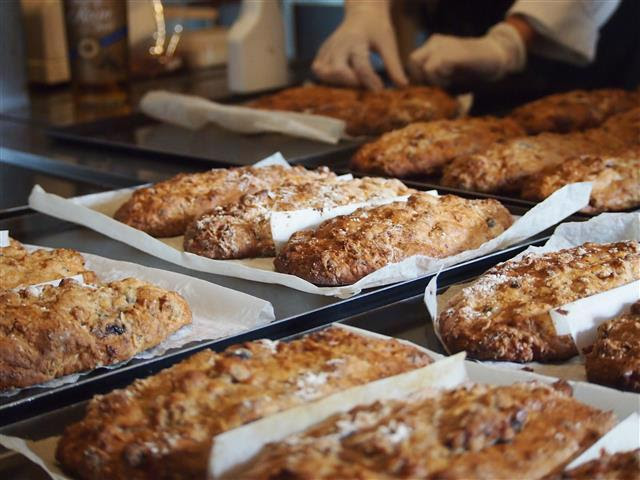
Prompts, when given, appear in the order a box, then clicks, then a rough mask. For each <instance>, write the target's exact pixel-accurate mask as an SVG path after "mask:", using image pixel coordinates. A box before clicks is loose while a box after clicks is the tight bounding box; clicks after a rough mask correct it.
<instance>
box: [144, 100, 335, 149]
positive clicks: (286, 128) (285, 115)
mask: <svg viewBox="0 0 640 480" xmlns="http://www.w3.org/2000/svg"><path fill="white" fill-rule="evenodd" d="M140 110H142V111H143V112H144V113H146V114H147V115H149V116H150V117H152V118H155V119H156V120H160V121H163V122H167V123H171V124H174V125H178V126H181V127H184V128H189V129H192V130H197V129H199V128H202V127H203V126H204V125H206V124H207V123H215V124H216V125H219V126H220V127H222V128H226V129H227V130H232V131H234V132H240V133H260V132H278V133H282V134H285V135H290V136H293V137H303V138H308V139H311V140H316V141H318V142H324V143H331V144H335V143H337V142H338V141H339V140H340V138H343V137H344V133H345V127H346V123H345V122H344V121H343V120H339V119H337V118H332V117H326V116H322V115H313V114H309V113H298V112H285V111H275V110H263V109H258V108H251V107H244V106H238V105H223V104H220V103H216V102H212V101H210V100H207V99H205V98H202V97H198V96H195V95H184V94H180V93H172V92H167V91H163V90H155V91H151V92H148V93H147V94H145V96H144V97H142V100H140Z"/></svg>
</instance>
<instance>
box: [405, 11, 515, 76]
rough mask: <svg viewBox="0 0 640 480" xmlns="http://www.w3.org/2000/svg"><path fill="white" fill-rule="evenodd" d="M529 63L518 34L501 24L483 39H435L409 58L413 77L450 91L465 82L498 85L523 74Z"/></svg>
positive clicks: (447, 36) (509, 26)
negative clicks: (507, 77)
mask: <svg viewBox="0 0 640 480" xmlns="http://www.w3.org/2000/svg"><path fill="white" fill-rule="evenodd" d="M526 63H527V49H526V46H525V43H524V41H523V39H522V38H521V36H520V34H519V33H518V30H516V28H514V27H513V26H512V25H509V24H508V23H506V22H502V23H498V24H497V25H495V26H494V27H493V28H491V30H489V31H488V32H487V34H486V35H485V36H483V37H478V38H464V37H454V36H450V35H438V34H434V35H432V36H431V37H430V38H429V39H428V40H427V41H426V42H425V44H424V45H423V46H422V47H420V48H418V49H416V50H415V51H414V52H413V53H412V54H411V56H410V58H409V73H410V75H411V77H412V78H413V79H414V80H415V81H417V82H422V83H430V84H435V85H440V86H443V87H446V86H448V85H450V84H452V83H460V82H464V81H477V80H485V81H495V80H499V79H501V78H502V77H504V76H505V75H507V74H509V73H515V72H519V71H521V70H523V69H524V67H525V65H526Z"/></svg>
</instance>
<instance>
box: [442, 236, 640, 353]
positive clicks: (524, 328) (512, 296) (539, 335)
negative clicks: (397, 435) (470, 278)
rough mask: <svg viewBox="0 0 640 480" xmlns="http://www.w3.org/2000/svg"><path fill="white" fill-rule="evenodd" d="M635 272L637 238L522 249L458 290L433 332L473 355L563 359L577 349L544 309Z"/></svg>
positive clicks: (639, 265)
mask: <svg viewBox="0 0 640 480" xmlns="http://www.w3.org/2000/svg"><path fill="white" fill-rule="evenodd" d="M637 279H640V245H639V244H638V242H632V241H628V242H618V243H609V244H595V243H585V244H584V245H582V246H579V247H575V248H568V249H565V250H559V251H557V252H551V253H545V254H540V255H537V254H528V255H525V256H524V257H523V258H521V259H519V260H515V261H507V262H504V263H501V264H498V265H496V266H495V267H493V268H492V269H490V270H489V271H487V272H486V273H485V274H483V275H482V276H481V277H480V278H479V279H478V280H476V281H475V282H473V284H472V285H470V286H468V287H466V288H464V289H463V290H462V291H461V292H458V294H456V295H455V296H454V297H453V298H452V299H451V300H450V301H449V303H448V304H447V305H446V307H445V308H444V309H443V311H442V313H441V314H440V315H439V333H440V336H441V338H442V341H443V342H444V344H445V345H446V346H447V348H448V350H449V351H450V352H451V353H453V352H459V351H462V350H466V351H467V355H469V357H471V358H477V359H480V360H505V361H513V362H531V361H542V362H546V361H554V360H565V359H568V358H570V357H572V356H574V355H576V354H577V353H578V352H577V350H576V347H575V345H574V343H573V341H572V340H571V337H570V336H568V335H563V336H558V335H557V334H556V331H555V328H554V326H553V323H552V322H551V319H550V317H549V313H548V312H549V310H551V309H552V308H556V307H560V306H562V305H565V304H567V303H570V302H573V301H575V300H578V299H580V298H584V297H588V296H590V295H594V294H596V293H599V292H603V291H605V290H610V289H612V288H615V287H618V286H620V285H624V284H626V283H629V282H631V281H634V280H637Z"/></svg>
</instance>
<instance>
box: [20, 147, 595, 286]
mask: <svg viewBox="0 0 640 480" xmlns="http://www.w3.org/2000/svg"><path fill="white" fill-rule="evenodd" d="M265 160H267V161H268V164H282V162H284V159H283V158H282V156H281V155H280V154H275V155H273V156H271V157H268V158H267V159H265ZM263 162H264V161H263ZM263 162H258V163H257V164H256V166H263V165H265V163H263ZM284 164H286V162H285V163H284ZM133 191H134V189H131V188H126V189H122V190H114V191H111V192H104V193H97V194H92V195H84V196H81V197H75V198H71V199H64V198H62V197H59V196H57V195H53V194H50V193H46V192H45V191H44V190H43V189H42V188H41V187H40V186H39V185H36V186H34V188H33V191H32V192H31V195H30V196H29V206H30V207H31V208H33V209H34V210H37V211H39V212H42V213H46V214H48V215H51V216H53V217H56V218H60V219H62V220H66V221H69V222H73V223H77V224H80V225H83V226H85V227H88V228H91V229H92V230H95V231H97V232H99V233H102V234H103V235H106V236H107V237H110V238H113V239H115V240H118V241H121V242H124V243H126V244H128V245H131V246H132V247H135V248H137V249H139V250H142V251H143V252H145V253H148V254H149V255H153V256H156V257H158V258H161V259H162V260H165V261H168V262H171V263H175V264H176V265H180V266H182V267H186V268H190V269H193V270H197V271H201V272H208V273H213V274H217V275H226V276H231V277H237V278H243V279H245V280H251V281H256V282H263V283H273V284H279V285H284V286H287V287H289V288H293V289H296V290H300V291H303V292H307V293H313V294H316V295H327V296H336V297H339V298H348V297H350V296H352V295H355V294H357V293H360V292H361V291H362V290H363V289H365V288H373V287H379V286H383V285H389V284H392V283H396V282H401V281H406V280H412V279H415V278H418V277H420V276H423V275H427V274H430V273H434V272H437V271H438V270H439V269H440V268H447V267H450V266H452V265H456V264H460V263H463V262H466V261H470V260H472V259H475V258H477V257H480V256H483V255H488V254H490V253H492V252H494V251H496V250H500V249H504V248H507V247H509V246H511V245H514V244H517V243H519V242H522V241H524V240H526V239H528V238H530V237H532V236H534V235H536V234H538V233H540V232H541V231H544V230H545V229H547V228H549V227H551V226H553V225H555V224H556V223H558V222H560V221H562V220H563V219H564V218H566V217H567V216H569V215H571V214H572V213H575V212H576V211H578V210H580V209H582V208H583V207H584V206H585V205H587V204H588V202H589V195H590V192H591V184H590V183H588V182H585V183H574V184H571V185H567V186H565V187H563V188H562V189H560V190H558V191H557V192H555V193H554V194H553V195H551V196H550V197H549V198H547V199H546V200H545V201H543V202H541V203H539V204H538V205H536V206H535V207H533V208H532V209H531V210H529V211H528V212H527V213H526V214H525V215H523V216H522V217H521V218H519V219H518V220H517V221H516V222H515V223H514V224H513V225H512V226H511V227H510V228H508V229H507V230H505V231H504V232H503V233H502V234H500V235H499V236H497V237H496V238H493V239H491V240H489V241H487V242H485V243H484V244H483V245H481V246H480V247H478V248H476V249H473V250H467V251H465V252H462V253H459V254H457V255H452V256H450V257H447V258H444V259H438V258H431V257H427V256H424V255H415V256H412V257H410V258H407V259H405V260H403V261H402V262H398V263H393V264H389V265H386V266H385V267H383V268H381V269H379V270H377V271H375V272H373V273H370V274H369V275H367V276H365V277H364V278H362V279H360V280H359V281H357V282H356V283H354V284H351V285H346V286H340V287H318V286H316V285H314V284H312V283H310V282H308V281H306V280H303V279H302V278H299V277H296V276H294V275H289V274H285V273H279V272H276V271H274V267H273V258H271V257H269V258H247V259H241V260H214V259H211V258H206V257H202V256H199V255H195V254H193V253H189V252H185V251H184V249H183V237H182V236H180V237H172V238H154V237H152V236H150V235H148V234H146V233H144V232H142V231H141V230H137V229H135V228H132V227H130V226H128V225H126V224H124V223H121V222H119V221H117V220H115V219H114V218H113V215H114V214H115V212H116V211H117V210H118V208H119V207H120V206H121V205H122V204H123V203H125V202H126V201H127V200H128V199H129V198H130V197H131V195H132V193H133ZM293 215H295V214H293ZM276 230H277V228H276Z"/></svg>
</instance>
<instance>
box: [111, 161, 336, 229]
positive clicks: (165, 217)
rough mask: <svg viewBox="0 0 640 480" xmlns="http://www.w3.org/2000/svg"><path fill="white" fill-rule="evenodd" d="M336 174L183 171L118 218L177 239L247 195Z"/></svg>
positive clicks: (137, 195) (136, 196)
mask: <svg viewBox="0 0 640 480" xmlns="http://www.w3.org/2000/svg"><path fill="white" fill-rule="evenodd" d="M334 177H335V174H333V173H332V172H330V171H329V170H328V169H327V168H326V167H321V168H319V169H317V170H306V169H305V168H303V167H300V166H297V167H291V168H285V167H283V166H279V165H274V166H268V167H238V168H218V169H213V170H209V171H206V172H200V173H181V174H179V175H177V176H175V177H173V178H170V179H169V180H165V181H163V182H159V183H156V184H155V185H152V186H150V187H145V188H140V189H138V190H136V191H135V192H133V195H132V196H131V198H130V199H129V200H128V201H127V202H125V203H124V204H123V205H122V206H121V207H120V208H119V209H118V211H117V212H116V213H115V215H114V217H115V219H116V220H119V221H121V222H123V223H126V224H127V225H129V226H131V227H133V228H137V229H138V230H142V231H144V232H146V233H148V234H149V235H153V236H154V237H175V236H178V235H182V234H184V231H185V229H186V228H187V225H189V223H191V222H192V221H193V220H194V219H195V218H197V217H199V216H200V215H202V214H203V213H205V212H207V211H209V210H212V209H213V208H215V207H218V206H220V205H226V204H228V203H232V202H237V201H238V200H239V199H240V197H242V195H244V194H247V193H254V192H257V191H260V190H264V189H268V188H274V187H277V186H279V185H284V184H297V183H308V182H311V181H314V180H326V179H330V178H334Z"/></svg>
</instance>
